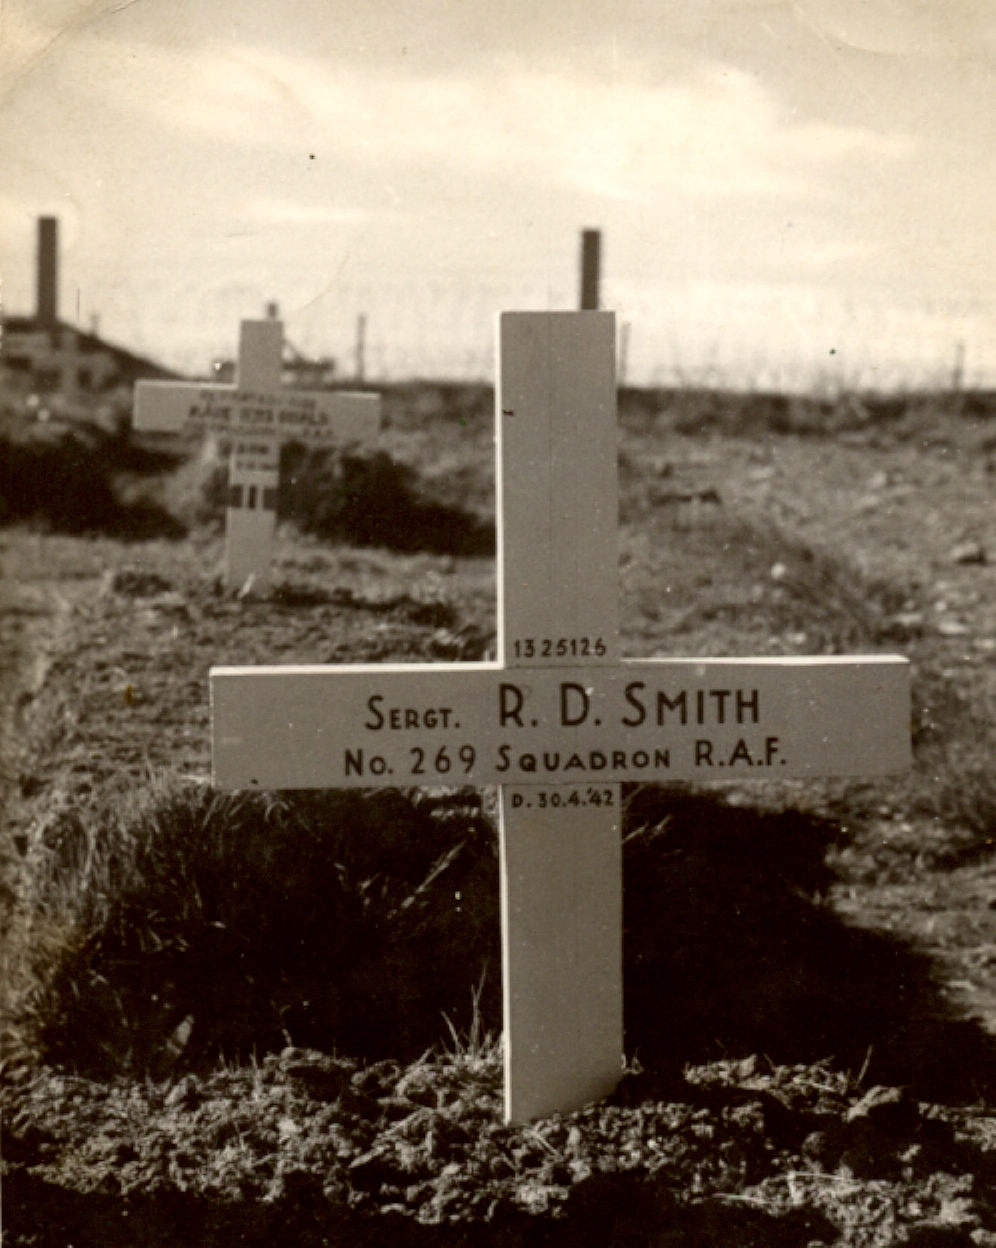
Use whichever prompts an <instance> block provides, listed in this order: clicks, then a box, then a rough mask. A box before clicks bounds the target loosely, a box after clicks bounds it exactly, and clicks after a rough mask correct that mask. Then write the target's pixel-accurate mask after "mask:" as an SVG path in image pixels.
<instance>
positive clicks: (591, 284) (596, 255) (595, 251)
mask: <svg viewBox="0 0 996 1248" xmlns="http://www.w3.org/2000/svg"><path fill="white" fill-rule="evenodd" d="M601 251H602V235H601V233H600V232H599V231H598V230H582V232H581V300H580V302H581V311H582V312H597V311H598V294H599V283H600V280H601V271H600V269H601Z"/></svg>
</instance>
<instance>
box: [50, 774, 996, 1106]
mask: <svg viewBox="0 0 996 1248" xmlns="http://www.w3.org/2000/svg"><path fill="white" fill-rule="evenodd" d="M624 826H625V837H626V840H625V848H624V873H625V879H624V890H625V891H624V898H625V902H624V905H625V939H624V960H625V967H624V983H625V1026H626V1050H627V1054H628V1055H630V1056H636V1057H637V1058H638V1059H639V1061H640V1062H641V1063H642V1065H643V1067H644V1068H645V1069H646V1070H647V1071H648V1072H652V1071H658V1072H661V1073H662V1075H663V1076H664V1077H670V1076H672V1075H673V1074H674V1073H675V1072H677V1071H680V1070H681V1068H682V1066H683V1065H684V1064H686V1063H701V1062H707V1061H712V1060H714V1059H716V1058H719V1057H743V1056H747V1055H750V1054H754V1053H757V1054H761V1055H764V1056H766V1057H768V1058H769V1059H771V1061H773V1062H775V1063H779V1064H784V1063H792V1062H818V1061H824V1060H827V1059H831V1060H832V1062H833V1064H834V1066H835V1067H837V1068H838V1069H843V1070H847V1071H850V1072H851V1073H852V1074H853V1075H855V1076H857V1075H858V1074H859V1073H860V1074H861V1075H862V1076H863V1078H864V1079H865V1081H869V1080H870V1081H872V1082H879V1083H890V1084H906V1085H910V1086H911V1087H913V1088H914V1089H915V1091H916V1092H917V1094H918V1095H919V1096H920V1097H921V1098H922V1099H924V1100H934V1101H942V1100H962V1101H964V1100H969V1101H973V1100H975V1099H977V1098H978V1097H979V1096H980V1095H984V1094H986V1093H987V1092H989V1091H992V1090H993V1089H996V1060H994V1058H996V1050H994V1045H993V1042H992V1040H991V1039H990V1038H989V1037H988V1036H986V1035H985V1033H984V1032H983V1031H982V1030H981V1029H980V1028H979V1027H977V1026H976V1025H975V1024H974V1023H971V1022H963V1021H959V1020H957V1019H955V1018H953V1017H952V1016H951V1014H950V1012H949V1010H948V1008H947V1007H946V1004H945V1001H944V999H943V997H942V995H941V993H940V991H939V989H938V987H937V985H936V984H935V983H934V982H933V980H932V978H931V967H930V966H929V964H928V963H927V961H926V960H925V959H924V958H923V957H921V956H920V955H919V954H917V953H916V952H915V951H914V950H912V949H910V948H909V947H908V946H907V945H905V944H904V943H902V942H901V941H899V940H895V939H893V938H891V937H889V936H887V935H884V934H881V933H877V932H873V931H868V930H864V929H861V928H857V927H852V926H849V925H847V924H845V923H844V922H842V921H841V919H840V918H839V917H838V916H837V915H836V914H835V913H834V912H833V911H832V910H831V909H830V908H829V907H828V906H826V905H825V904H823V903H822V901H821V896H822V894H823V893H824V892H825V890H826V888H827V886H828V884H829V882H830V881H829V875H828V872H827V868H826V867H825V865H824V858H825V852H826V848H827V846H828V844H829V842H830V841H831V840H832V839H833V838H834V837H835V836H837V835H838V829H837V827H836V825H834V824H833V823H831V822H828V821H825V820H820V819H815V818H812V817H809V816H806V815H803V814H800V813H798V812H795V811H786V812H783V813H762V812H759V811H756V810H752V809H749V808H743V807H737V806H731V805H729V804H728V803H727V802H725V801H724V800H723V799H722V798H721V797H720V796H718V795H712V794H695V793H690V792H686V791H682V790H666V789H657V788H653V787H646V788H634V790H633V792H632V793H631V794H630V796H629V801H628V805H627V810H626V818H625V825H624ZM114 827H116V829H117V830H116V831H115V830H113V829H114ZM112 833H113V834H112ZM94 835H96V837H97V841H98V843H99V844H100V845H101V846H103V847H105V849H104V850H102V851H101V852H107V853H112V849H110V848H106V847H113V846H114V845H117V846H119V850H114V851H113V852H114V853H120V854H121V855H123V856H124V859H127V863H126V864H125V865H126V866H127V869H125V866H124V865H123V859H122V861H118V862H117V863H113V862H110V861H108V863H107V866H106V878H117V879H121V880H126V881H127V887H126V888H125V889H124V890H123V891H122V892H120V893H119V894H118V895H117V896H114V897H111V898H104V899H103V902H106V903H108V904H106V905H104V909H103V910H102V913H103V914H104V915H105V919H104V923H103V926H102V927H101V928H100V929H99V930H96V931H92V932H90V933H89V935H88V938H87V939H86V940H85V941H82V942H81V941H76V942H75V943H72V944H70V945H69V946H67V948H66V950H64V951H63V954H62V956H61V957H60V958H59V959H58V960H57V962H56V963H52V962H50V963H49V966H50V967H51V966H52V965H56V964H57V965H58V968H59V969H58V973H57V975H56V976H55V978H54V980H53V979H52V978H51V972H49V974H50V987H51V989H52V993H53V996H52V998H51V999H52V1001H53V1002H54V1003H55V1006H56V1008H52V1009H51V1013H50V1016H49V1018H48V1021H47V1023H46V1030H45V1035H46V1040H45V1044H44V1046H43V1048H44V1050H45V1052H46V1056H47V1059H48V1060H50V1061H54V1062H56V1063H58V1064H65V1065H67V1066H69V1067H70V1068H73V1067H75V1068H76V1069H78V1070H80V1071H81V1072H84V1073H91V1074H96V1075H98V1076H108V1075H114V1074H128V1075H132V1076H134V1075H139V1074H141V1073H143V1072H150V1071H151V1072H152V1073H153V1074H160V1075H161V1074H163V1073H166V1070H167V1069H170V1070H172V1069H174V1067H166V1066H164V1065H163V1062H164V1054H165V1053H167V1052H169V1053H171V1054H172V1057H171V1058H170V1061H171V1062H174V1063H175V1069H176V1070H179V1069H183V1068H184V1067H189V1068H197V1067H200V1068H203V1067H204V1066H205V1065H210V1064H211V1063H212V1062H214V1061H216V1060H217V1058H218V1057H219V1056H221V1057H224V1058H226V1059H228V1060H244V1059H245V1057H246V1056H247V1055H248V1054H251V1053H253V1052H255V1053H258V1054H262V1053H265V1052H269V1051H275V1050H279V1049H281V1048H282V1047H283V1046H284V1045H286V1044H288V1043H293V1044H295V1045H300V1046H304V1047H309V1048H314V1049H319V1050H322V1051H324V1052H338V1053H340V1054H342V1055H344V1056H351V1057H356V1058H361V1059H366V1060H380V1059H383V1058H387V1057H391V1058H397V1059H399V1060H402V1061H411V1060H414V1059H415V1058H417V1057H418V1056H419V1055H420V1054H421V1053H423V1052H424V1051H425V1049H426V1048H428V1047H429V1046H431V1045H433V1044H437V1043H444V1044H445V1043H448V1042H449V1041H450V1040H451V1038H452V1037H451V1031H450V1025H451V1024H452V1026H453V1027H454V1028H456V1030H457V1032H458V1033H459V1034H465V1033H467V1032H468V1031H469V1030H470V1028H471V1026H472V1024H473V1022H474V1013H475V1010H476V1011H477V1012H478V1014H479V1019H478V1022H479V1023H483V1025H484V1026H485V1028H487V1029H490V1030H492V1031H496V1032H497V1031H499V1030H500V1027H501V984H500V956H499V918H498V902H499V888H498V861H497V844H496V835H495V831H494V828H493V825H492V823H491V821H490V820H489V819H488V818H486V817H485V816H484V813H483V810H482V806H481V797H480V795H479V794H478V793H476V792H473V791H462V792H459V793H456V794H453V795H450V796H426V795H424V794H422V795H419V794H412V795H409V794H408V793H403V792H399V791H391V790H385V791H380V792H371V793H368V794H367V793H362V792H357V791H351V792H334V791H333V792H320V793H308V794H305V793H299V794H294V793H287V794H280V795H275V794H248V793H247V794H216V793H212V792H211V791H210V790H208V789H201V788H197V789H194V790H190V789H181V790H180V791H179V792H173V793H170V794H167V795H166V796H165V797H162V796H160V797H158V798H156V799H155V800H154V801H150V802H149V803H147V804H146V806H145V808H144V809H143V810H140V811H139V813H138V814H136V815H135V816H134V817H133V819H132V821H131V823H130V824H127V826H125V825H120V824H119V825H112V826H111V827H109V828H105V829H102V828H97V829H96V830H93V829H91V831H90V832H89V833H86V834H84V830H83V829H82V828H81V827H79V826H74V825H73V824H72V822H71V821H70V822H69V823H63V824H62V825H60V826H56V827H54V828H53V830H52V832H51V836H52V837H53V838H54V839H55V841H56V842H58V850H57V861H58V869H57V873H56V874H57V877H58V882H59V887H61V886H62V885H63V883H64V882H65V880H66V877H67V873H72V872H73V871H74V870H76V869H83V865H86V869H89V870H91V871H92V870H93V858H92V851H91V850H90V848H88V847H89V846H90V845H92V843H93V842H92V839H91V838H92V837H93V836H94ZM74 864H77V865H75V866H74ZM81 864H83V865H81ZM103 870H104V868H102V871H103ZM275 881H280V884H279V887H277V886H275ZM178 1028H179V1031H180V1035H181V1037H182V1044H181V1048H182V1053H181V1055H180V1057H179V1058H177V1056H176V1052H177V1043H178V1042H177V1029H178Z"/></svg>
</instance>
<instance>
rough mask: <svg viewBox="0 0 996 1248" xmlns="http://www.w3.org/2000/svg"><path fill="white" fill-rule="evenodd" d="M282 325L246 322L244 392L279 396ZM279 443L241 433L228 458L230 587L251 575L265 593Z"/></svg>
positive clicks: (241, 367)
mask: <svg viewBox="0 0 996 1248" xmlns="http://www.w3.org/2000/svg"><path fill="white" fill-rule="evenodd" d="M283 349H284V327H283V324H282V322H280V321H278V320H273V319H268V320H265V321H243V322H242V327H241V330H240V332H239V358H238V365H237V368H236V375H235V382H236V385H237V386H238V387H239V389H240V390H246V391H255V392H256V393H259V394H275V393H276V392H277V391H278V390H279V389H280V383H281V373H282V371H283V370H282V363H283ZM279 487H280V444H279V443H278V442H275V441H273V440H272V439H259V438H253V437H251V436H247V435H242V434H240V435H238V436H237V437H235V438H234V439H233V441H232V449H231V452H230V454H229V457H228V497H227V499H226V506H225V569H226V572H225V575H226V580H227V582H228V585H229V588H239V587H241V586H243V585H245V584H246V582H247V581H248V580H249V577H250V576H251V577H252V578H253V582H252V584H253V587H254V588H255V589H262V588H263V586H264V585H265V583H266V581H267V580H268V578H269V574H270V563H271V552H272V548H273V533H274V530H275V529H276V526H277V492H278V490H279Z"/></svg>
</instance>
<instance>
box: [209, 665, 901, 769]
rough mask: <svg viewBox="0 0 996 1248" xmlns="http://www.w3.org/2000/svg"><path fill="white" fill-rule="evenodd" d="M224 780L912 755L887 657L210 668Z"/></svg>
mask: <svg viewBox="0 0 996 1248" xmlns="http://www.w3.org/2000/svg"><path fill="white" fill-rule="evenodd" d="M211 700H212V714H213V718H214V741H215V757H214V767H215V780H216V783H217V784H219V785H220V786H221V787H222V788H262V789H295V788H339V787H372V786H385V785H388V786H389V785H400V786H407V785H418V784H439V783H447V784H470V785H477V784H527V785H529V784H542V785H551V784H593V783H598V782H610V781H617V780H654V781H668V780H689V779H692V778H695V779H697V780H721V779H729V778H731V777H732V776H744V775H748V774H749V775H752V776H754V777H756V778H761V777H763V776H765V775H768V776H772V777H777V778H778V779H790V778H793V777H801V776H831V775H832V776H871V775H884V774H890V773H893V772H898V771H901V770H903V769H904V768H905V767H907V766H908V765H909V761H910V759H909V723H910V703H909V664H908V662H907V660H905V659H903V658H899V657H894V656H881V657H879V656H868V657H864V656H859V657H850V656H839V657H830V658H819V659H813V658H794V657H788V658H760V659H643V660H641V659H634V660H623V661H622V662H621V663H619V664H618V665H614V666H608V667H598V666H585V667H582V666H578V667H558V668H528V669H510V668H504V667H501V666H499V665H498V664H490V663H464V664H453V665H449V664H406V665H404V666H400V665H399V666H393V667H392V666H387V665H385V666H354V665H349V666H322V667H318V666H316V667H269V668H267V667H258V668H237V667H219V668H215V669H213V670H212V672H211Z"/></svg>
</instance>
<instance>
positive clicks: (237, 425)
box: [134, 318, 380, 588]
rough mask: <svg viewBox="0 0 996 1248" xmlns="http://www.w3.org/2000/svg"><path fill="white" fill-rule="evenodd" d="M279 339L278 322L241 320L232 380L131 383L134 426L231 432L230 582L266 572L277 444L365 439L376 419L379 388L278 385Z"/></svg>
mask: <svg viewBox="0 0 996 1248" xmlns="http://www.w3.org/2000/svg"><path fill="white" fill-rule="evenodd" d="M283 344H284V327H283V324H282V323H281V322H280V321H278V320H276V319H273V318H271V319H268V320H265V321H243V322H242V326H241V330H240V333H239V356H238V364H237V369H236V375H235V382H234V384H232V385H202V386H199V385H191V384H187V383H182V382H179V383H178V382H168V381H140V382H139V383H138V384H137V386H136V387H135V411H134V427H135V428H136V429H138V430H145V431H150V432H151V431H160V432H166V431H169V432H174V433H180V432H185V431H189V430H193V429H196V430H200V431H204V432H210V433H214V434H218V435H222V436H225V437H228V438H231V443H232V445H231V452H230V456H229V475H228V498H227V507H226V516H225V535H226V540H225V577H226V580H227V582H228V584H229V585H230V586H232V587H235V588H241V587H242V586H244V585H245V584H246V582H247V580H248V579H249V577H252V578H253V582H252V583H253V585H254V586H256V587H261V586H262V585H263V584H264V583H265V582H266V581H267V580H268V579H269V575H270V561H271V549H272V544H273V531H274V528H275V526H276V508H277V491H278V488H279V483H280V445H281V443H282V442H289V441H291V440H296V441H302V442H306V443H308V444H311V445H329V444H331V443H333V442H348V441H353V440H366V439H369V438H372V437H373V436H374V434H375V433H376V431H377V429H378V427H379V425H380V396H379V395H376V394H370V393H366V392H362V393H361V392H354V393H350V392H347V391H336V392H334V393H328V392H323V391H295V390H289V389H287V390H285V389H283V388H282V385H281V374H282V361H283Z"/></svg>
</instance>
